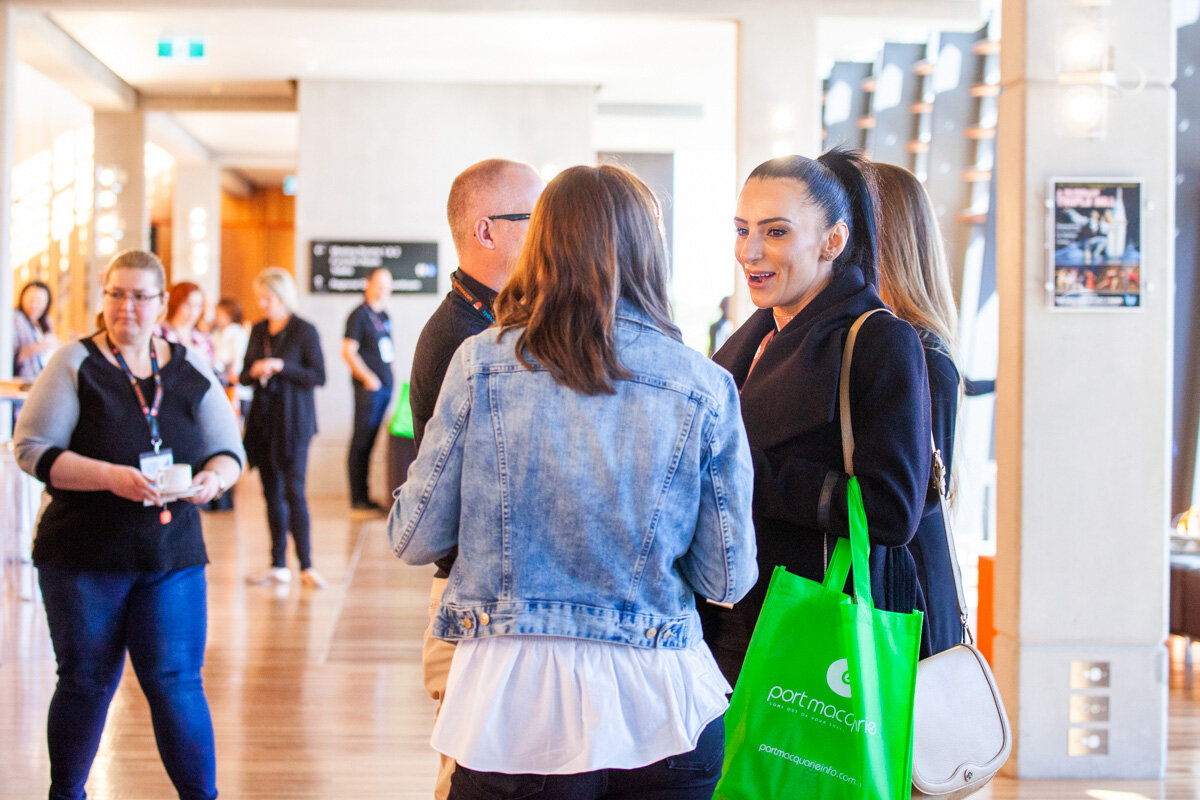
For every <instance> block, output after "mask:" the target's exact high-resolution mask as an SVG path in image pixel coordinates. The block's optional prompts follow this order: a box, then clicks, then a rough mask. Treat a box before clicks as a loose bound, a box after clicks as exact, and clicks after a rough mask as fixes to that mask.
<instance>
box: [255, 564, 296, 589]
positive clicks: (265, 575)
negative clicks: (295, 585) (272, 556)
mask: <svg viewBox="0 0 1200 800" xmlns="http://www.w3.org/2000/svg"><path fill="white" fill-rule="evenodd" d="M291 582H292V571H291V570H289V569H288V568H287V567H268V568H267V569H264V570H263V571H261V572H254V573H251V574H250V575H247V576H246V583H249V584H251V585H253V586H263V585H265V584H268V583H281V584H287V583H291Z"/></svg>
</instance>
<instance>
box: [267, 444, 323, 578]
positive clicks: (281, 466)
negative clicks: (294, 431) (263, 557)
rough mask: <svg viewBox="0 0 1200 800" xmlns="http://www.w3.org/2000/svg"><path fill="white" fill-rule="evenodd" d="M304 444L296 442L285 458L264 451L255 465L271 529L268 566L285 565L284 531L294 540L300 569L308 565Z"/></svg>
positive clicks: (306, 469)
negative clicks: (261, 461)
mask: <svg viewBox="0 0 1200 800" xmlns="http://www.w3.org/2000/svg"><path fill="white" fill-rule="evenodd" d="M308 445H309V442H304V443H303V444H299V445H297V446H296V452H295V453H294V454H293V456H292V458H291V459H289V460H283V461H281V460H278V459H277V458H276V457H275V456H274V455H268V456H267V458H266V459H265V460H264V462H263V463H262V464H259V466H258V472H259V475H260V476H261V478H262V487H263V497H265V498H266V501H267V526H268V527H269V528H270V529H271V566H272V567H286V566H287V535H288V533H289V532H290V533H291V534H292V540H293V541H294V542H295V543H296V558H298V559H299V560H300V569H308V568H309V567H311V566H312V552H311V549H310V543H309V522H308V501H307V500H305V498H304V481H305V477H306V475H307V472H308Z"/></svg>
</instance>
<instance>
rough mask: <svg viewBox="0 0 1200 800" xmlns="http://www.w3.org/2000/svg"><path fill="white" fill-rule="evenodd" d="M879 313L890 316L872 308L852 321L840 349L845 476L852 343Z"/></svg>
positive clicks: (850, 447)
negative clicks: (867, 322)
mask: <svg viewBox="0 0 1200 800" xmlns="http://www.w3.org/2000/svg"><path fill="white" fill-rule="evenodd" d="M880 311H882V312H884V313H886V314H891V313H892V312H891V311H890V310H888V309H886V308H873V309H871V310H870V311H868V312H866V313H864V314H863V315H862V316H861V317H859V318H858V319H856V320H854V324H853V325H851V326H850V333H848V334H846V345H845V347H844V348H843V349H842V371H841V375H839V377H838V407H839V408H840V410H841V414H840V416H841V418H842V462H843V463H844V464H845V465H846V474H847V475H853V474H854V427H853V426H852V425H851V424H850V362H851V360H852V359H853V358H854V342H855V340H856V339H858V332H859V330H860V329H862V326H863V323H864V322H866V321H867V318H868V317H870V316H871V315H872V314H877V313H879V312H880Z"/></svg>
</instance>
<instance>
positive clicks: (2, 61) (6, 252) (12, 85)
mask: <svg viewBox="0 0 1200 800" xmlns="http://www.w3.org/2000/svg"><path fill="white" fill-rule="evenodd" d="M15 16H16V12H15V10H14V9H13V7H12V5H10V4H9V3H4V4H3V5H2V6H0V209H3V210H4V212H3V213H0V353H2V354H3V357H0V378H11V377H12V369H13V362H12V357H11V356H10V355H9V354H10V353H12V347H13V303H14V302H15V298H14V297H13V263H12V207H13V192H12V169H13V151H14V146H15V141H16V120H15V118H14V114H15V108H16V90H17V41H16V27H17V23H16V19H15ZM11 428H12V413H11V404H10V403H7V402H0V441H6V440H7V439H8V438H9V436H10V435H11Z"/></svg>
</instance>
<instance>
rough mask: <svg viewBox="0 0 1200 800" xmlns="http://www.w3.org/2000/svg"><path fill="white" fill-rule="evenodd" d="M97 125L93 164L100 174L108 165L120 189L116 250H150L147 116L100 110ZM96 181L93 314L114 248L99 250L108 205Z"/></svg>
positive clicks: (91, 275) (92, 233)
mask: <svg viewBox="0 0 1200 800" xmlns="http://www.w3.org/2000/svg"><path fill="white" fill-rule="evenodd" d="M93 125H94V127H95V137H96V139H95V163H96V171H97V174H98V175H99V174H100V173H101V171H102V170H104V169H106V168H108V169H112V170H113V171H114V172H115V173H116V178H117V179H118V183H119V184H120V187H121V191H120V192H118V193H116V198H115V200H116V205H115V207H114V208H115V210H116V214H117V219H118V220H119V221H120V228H121V231H122V236H121V238H120V240H119V241H117V242H116V252H118V253H119V252H121V251H122V250H147V249H149V247H150V208H149V199H148V196H147V194H146V115H145V113H143V112H142V111H97V112H96V113H95V114H94V115H93ZM101 184H102V181H101V179H100V178H99V177H98V178H97V181H96V214H95V216H94V217H93V222H92V230H91V231H90V236H89V241H91V242H92V251H91V256H90V257H91V260H90V261H89V263H88V300H89V309H90V312H89V313H94V312H95V311H97V310H98V308H99V300H100V295H99V292H100V278H101V276H102V274H103V272H104V268H105V267H106V266H107V265H108V262H109V261H111V260H112V257H113V253H104V252H101V250H100V248H101V246H102V240H103V238H104V234H103V233H100V232H98V231H97V222H98V221H99V220H100V219H101V218H102V217H103V216H104V215H105V213H106V212H107V211H109V209H106V208H104V207H103V202H104V197H105V195H104V192H105V188H104V187H103V186H102V185H101Z"/></svg>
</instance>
